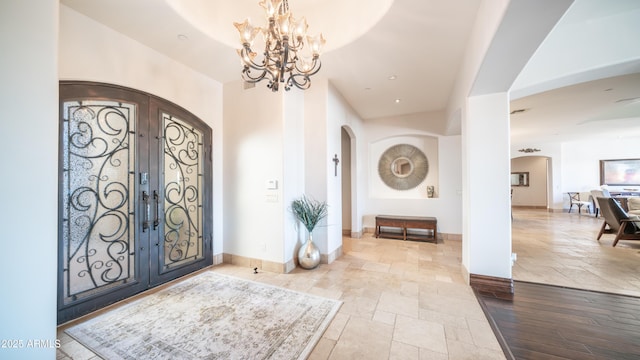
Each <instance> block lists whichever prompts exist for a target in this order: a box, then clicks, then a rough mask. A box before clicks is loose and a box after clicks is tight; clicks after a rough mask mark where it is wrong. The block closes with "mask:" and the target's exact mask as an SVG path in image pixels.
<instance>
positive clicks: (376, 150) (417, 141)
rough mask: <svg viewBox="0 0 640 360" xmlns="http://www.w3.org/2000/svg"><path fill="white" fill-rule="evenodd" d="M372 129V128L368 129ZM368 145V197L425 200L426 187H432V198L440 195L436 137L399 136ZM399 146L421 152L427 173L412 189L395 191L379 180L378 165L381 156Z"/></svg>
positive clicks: (374, 141)
mask: <svg viewBox="0 0 640 360" xmlns="http://www.w3.org/2000/svg"><path fill="white" fill-rule="evenodd" d="M371 128H374V127H373V126H372V127H370V129H371ZM381 135H382V136H383V137H382V138H379V139H377V140H372V141H371V142H370V143H369V161H368V166H369V176H368V180H369V181H368V184H369V197H371V198H382V199H424V198H427V197H428V196H427V186H433V187H434V190H435V194H434V197H436V198H437V197H438V196H439V194H440V188H439V186H438V185H439V178H440V174H439V161H438V137H436V136H430V135H414V134H412V135H404V136H402V135H399V136H389V137H387V136H384V134H381ZM399 144H408V145H412V146H415V147H416V148H418V149H419V150H421V151H422V152H423V153H424V154H425V156H426V157H427V162H428V171H427V176H426V177H425V179H424V180H423V181H422V182H421V183H420V184H418V186H416V187H415V188H413V189H407V190H396V189H393V188H391V187H389V186H388V185H386V184H385V183H384V181H382V179H381V178H380V173H379V169H378V164H379V161H380V157H381V156H382V154H383V153H384V152H385V151H387V150H388V149H389V148H390V147H392V146H394V145H399Z"/></svg>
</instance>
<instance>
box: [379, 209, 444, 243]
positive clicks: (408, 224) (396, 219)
mask: <svg viewBox="0 0 640 360" xmlns="http://www.w3.org/2000/svg"><path fill="white" fill-rule="evenodd" d="M383 227H385V228H399V230H400V231H401V232H393V231H385V229H383ZM437 228H438V220H437V219H436V218H434V217H419V216H393V215H378V216H376V232H375V235H376V237H377V238H378V237H385V238H392V239H402V240H422V241H427V240H433V241H434V242H438V230H437ZM409 229H425V230H432V231H433V236H431V235H428V234H418V233H410V232H409V231H408V230H409Z"/></svg>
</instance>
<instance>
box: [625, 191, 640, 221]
mask: <svg viewBox="0 0 640 360" xmlns="http://www.w3.org/2000/svg"><path fill="white" fill-rule="evenodd" d="M627 208H629V211H628V213H629V215H637V216H640V197H637V196H634V197H629V198H627Z"/></svg>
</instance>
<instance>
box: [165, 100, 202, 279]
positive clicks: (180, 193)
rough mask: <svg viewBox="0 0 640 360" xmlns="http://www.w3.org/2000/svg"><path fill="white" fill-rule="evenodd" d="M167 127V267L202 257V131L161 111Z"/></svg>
mask: <svg viewBox="0 0 640 360" xmlns="http://www.w3.org/2000/svg"><path fill="white" fill-rule="evenodd" d="M162 118H163V126H164V127H163V128H164V135H163V138H164V184H165V188H164V220H165V227H164V229H165V231H164V249H163V250H164V266H165V268H171V267H175V266H178V265H180V264H183V263H185V262H187V261H189V262H190V261H192V260H194V259H199V258H201V257H202V256H203V251H202V241H203V238H202V234H201V232H202V194H201V187H202V176H203V167H202V158H203V156H202V155H203V145H202V139H203V134H202V133H201V132H200V131H199V130H197V129H194V128H193V127H191V126H189V125H188V124H187V123H185V122H184V121H182V120H180V119H178V118H176V117H173V116H171V115H169V114H165V113H163V114H162Z"/></svg>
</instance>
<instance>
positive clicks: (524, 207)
mask: <svg viewBox="0 0 640 360" xmlns="http://www.w3.org/2000/svg"><path fill="white" fill-rule="evenodd" d="M511 207H512V208H514V209H546V208H547V205H511Z"/></svg>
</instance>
